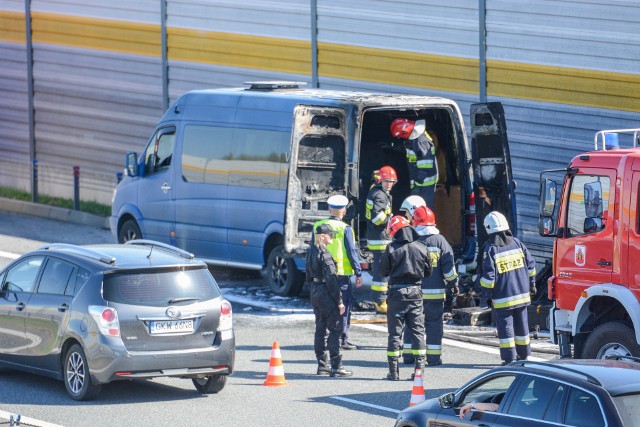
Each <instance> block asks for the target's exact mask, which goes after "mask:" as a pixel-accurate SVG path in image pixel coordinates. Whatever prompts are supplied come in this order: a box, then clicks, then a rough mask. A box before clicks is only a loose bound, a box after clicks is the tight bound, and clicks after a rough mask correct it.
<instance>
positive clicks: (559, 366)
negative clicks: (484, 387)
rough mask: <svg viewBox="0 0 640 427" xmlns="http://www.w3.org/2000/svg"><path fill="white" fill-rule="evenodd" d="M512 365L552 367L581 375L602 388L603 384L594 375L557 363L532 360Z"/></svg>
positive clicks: (517, 361) (519, 361)
mask: <svg viewBox="0 0 640 427" xmlns="http://www.w3.org/2000/svg"><path fill="white" fill-rule="evenodd" d="M510 365H519V366H523V367H524V366H525V365H529V366H531V367H533V368H535V367H536V365H537V366H547V367H548V366H552V367H554V368H558V369H560V370H563V371H567V372H571V373H574V374H578V375H581V376H583V377H585V378H586V379H587V381H589V382H590V383H593V384H595V385H599V386H601V387H602V383H601V382H600V381H598V379H597V378H596V377H594V376H593V375H589V374H587V373H585V372H581V371H578V370H577V369H573V368H569V367H567V366H564V365H560V364H555V363H545V362H534V361H532V360H516V361H515V362H511V363H510Z"/></svg>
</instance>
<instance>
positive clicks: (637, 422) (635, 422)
mask: <svg viewBox="0 0 640 427" xmlns="http://www.w3.org/2000/svg"><path fill="white" fill-rule="evenodd" d="M613 403H615V404H616V407H617V408H618V412H619V413H620V416H621V417H622V421H624V423H623V425H624V426H625V427H627V426H629V427H640V394H627V395H624V396H618V397H614V398H613Z"/></svg>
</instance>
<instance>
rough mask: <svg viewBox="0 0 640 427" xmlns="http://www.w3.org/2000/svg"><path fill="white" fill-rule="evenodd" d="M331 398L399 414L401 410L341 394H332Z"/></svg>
mask: <svg viewBox="0 0 640 427" xmlns="http://www.w3.org/2000/svg"><path fill="white" fill-rule="evenodd" d="M331 399H336V400H342V401H344V402H349V403H355V404H356V405H361V406H367V407H369V408H373V409H378V410H380V411H387V412H393V413H394V414H399V413H400V411H399V410H397V409H393V408H387V407H386V406H380V405H374V404H372V403H366V402H360V401H359V400H354V399H349V398H346V397H340V396H331Z"/></svg>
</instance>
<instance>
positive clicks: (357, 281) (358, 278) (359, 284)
mask: <svg viewBox="0 0 640 427" xmlns="http://www.w3.org/2000/svg"><path fill="white" fill-rule="evenodd" d="M360 286H362V276H360V277H356V288H359V287H360Z"/></svg>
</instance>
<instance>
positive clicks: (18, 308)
mask: <svg viewBox="0 0 640 427" xmlns="http://www.w3.org/2000/svg"><path fill="white" fill-rule="evenodd" d="M25 307H26V306H25V305H24V303H23V302H19V303H18V305H16V310H18V311H22V310H24V308H25Z"/></svg>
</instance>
